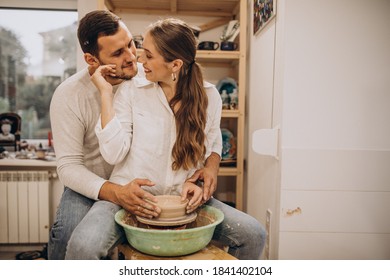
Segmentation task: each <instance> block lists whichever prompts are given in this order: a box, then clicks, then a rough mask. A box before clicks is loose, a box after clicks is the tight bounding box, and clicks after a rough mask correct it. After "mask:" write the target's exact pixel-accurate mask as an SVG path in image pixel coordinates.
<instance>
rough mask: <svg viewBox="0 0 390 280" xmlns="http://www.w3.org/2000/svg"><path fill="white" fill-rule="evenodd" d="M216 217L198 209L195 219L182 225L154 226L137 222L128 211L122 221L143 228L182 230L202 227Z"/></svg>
mask: <svg viewBox="0 0 390 280" xmlns="http://www.w3.org/2000/svg"><path fill="white" fill-rule="evenodd" d="M215 220H216V218H215V217H214V216H213V215H210V214H208V213H204V212H202V211H198V216H197V217H196V219H195V220H194V221H193V222H191V223H189V224H184V225H176V226H154V225H147V224H144V223H141V222H139V221H138V220H137V219H136V218H135V216H134V215H132V214H131V213H129V212H126V215H125V216H124V218H123V222H124V223H125V224H127V225H129V226H132V227H138V228H145V229H158V230H183V229H191V228H198V227H203V226H206V225H209V224H212V223H214V222H215Z"/></svg>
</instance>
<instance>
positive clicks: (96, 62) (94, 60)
mask: <svg viewBox="0 0 390 280" xmlns="http://www.w3.org/2000/svg"><path fill="white" fill-rule="evenodd" d="M84 60H85V62H86V63H87V64H88V65H90V66H94V67H99V66H100V62H99V60H98V59H97V58H96V57H95V56H94V55H92V54H90V53H85V54H84Z"/></svg>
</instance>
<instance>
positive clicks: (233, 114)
mask: <svg viewBox="0 0 390 280" xmlns="http://www.w3.org/2000/svg"><path fill="white" fill-rule="evenodd" d="M239 116H241V113H240V111H238V110H222V118H238V117H239Z"/></svg>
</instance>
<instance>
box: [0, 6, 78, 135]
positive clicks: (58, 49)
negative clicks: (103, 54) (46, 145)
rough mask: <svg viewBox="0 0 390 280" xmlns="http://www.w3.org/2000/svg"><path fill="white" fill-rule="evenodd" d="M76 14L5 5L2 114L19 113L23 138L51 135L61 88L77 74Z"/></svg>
mask: <svg viewBox="0 0 390 280" xmlns="http://www.w3.org/2000/svg"><path fill="white" fill-rule="evenodd" d="M76 33H77V12H76V11H57V10H24V9H1V8H0V113H5V112H13V113H17V114H18V115H20V117H21V119H22V121H21V123H22V125H21V139H46V138H47V137H48V133H49V131H50V118H49V107H50V100H51V96H52V94H53V92H54V90H55V89H56V87H57V86H58V85H59V84H60V83H61V82H62V81H63V80H64V79H65V78H67V77H69V76H70V75H72V74H74V73H75V72H76V53H77V51H76V48H77V34H76Z"/></svg>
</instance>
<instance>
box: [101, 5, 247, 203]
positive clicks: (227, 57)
mask: <svg viewBox="0 0 390 280" xmlns="http://www.w3.org/2000/svg"><path fill="white" fill-rule="evenodd" d="M105 5H106V7H107V8H108V9H109V10H111V11H113V12H114V13H121V14H123V13H129V14H147V15H153V14H156V15H163V16H165V15H169V16H199V17H208V16H210V17H217V18H218V19H217V20H213V21H211V22H206V23H205V24H203V25H202V26H200V28H201V32H202V31H205V30H210V29H212V28H214V27H217V26H222V25H225V24H227V23H228V22H229V21H230V20H232V19H237V20H239V21H240V34H239V38H238V40H237V41H238V44H239V48H238V50H236V51H220V50H216V51H204V50H199V51H198V52H197V56H196V57H197V61H198V62H199V63H200V64H201V65H202V66H203V67H204V68H207V67H217V68H218V67H223V68H229V69H231V70H232V71H231V72H232V73H233V75H232V78H234V79H235V80H236V81H237V84H238V100H239V102H238V109H237V110H223V111H222V120H221V127H222V126H223V125H225V124H227V126H228V127H229V128H232V131H234V134H235V137H236V143H237V151H236V157H237V161H236V166H234V167H230V166H229V167H225V166H221V167H220V170H219V174H218V176H219V177H225V179H226V177H228V178H227V179H228V180H230V181H232V180H233V181H234V182H233V185H234V196H233V197H228V201H229V202H233V203H234V204H235V206H236V208H237V209H240V210H243V193H244V145H245V142H244V140H245V139H244V118H245V92H246V43H247V38H246V33H247V30H246V28H247V27H246V23H247V1H246V0H210V1H204V0H147V1H146V0H132V1H124V0H105ZM205 78H206V79H207V75H206V77H205ZM220 78H221V79H222V78H224V77H220ZM218 181H219V183H221V181H224V180H220V179H218ZM219 187H220V186H218V188H219ZM217 197H218V192H217Z"/></svg>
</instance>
